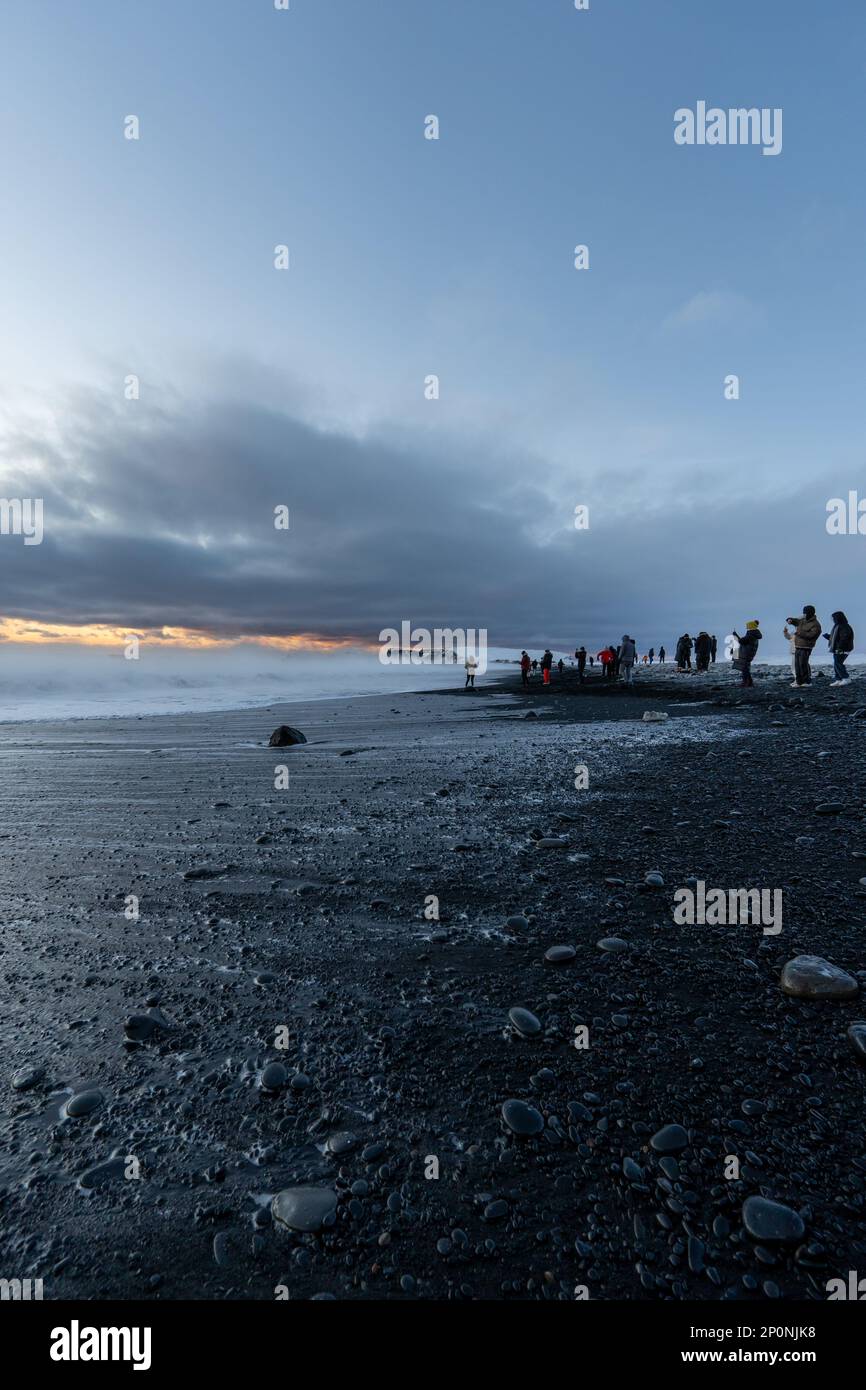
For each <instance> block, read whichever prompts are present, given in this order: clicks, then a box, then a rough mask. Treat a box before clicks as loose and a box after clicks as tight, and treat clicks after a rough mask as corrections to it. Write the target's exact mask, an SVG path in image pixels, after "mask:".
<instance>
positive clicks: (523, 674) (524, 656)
mask: <svg viewBox="0 0 866 1390" xmlns="http://www.w3.org/2000/svg"><path fill="white" fill-rule="evenodd" d="M531 665H532V662H531V661H530V660H529V653H528V652H521V653H520V679H521V681H522V682H523V684H524V685H529V668H530V666H531Z"/></svg>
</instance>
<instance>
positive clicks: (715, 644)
mask: <svg viewBox="0 0 866 1390" xmlns="http://www.w3.org/2000/svg"><path fill="white" fill-rule="evenodd" d="M718 649H719V644H718V642H717V641H716V635H715V633H713V635H712V637H711V638H710V661H711V662H712V663H713V665H715V661H716V652H717V651H718Z"/></svg>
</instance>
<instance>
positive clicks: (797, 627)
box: [785, 603, 821, 689]
mask: <svg viewBox="0 0 866 1390" xmlns="http://www.w3.org/2000/svg"><path fill="white" fill-rule="evenodd" d="M785 621H786V622H787V623H790V625H791V627H792V628H793V629H794V661H795V663H796V666H795V671H796V680H793V681H792V682H791V685H792V686H796V687H797V688H798V689H802V687H803V686H805V685H811V684H812V671H811V668H810V666H809V658H810V656H811V655H812V648H813V647H814V645H815V643H816V642H817V640H818V638H819V637H820V636H821V624H820V623H819V621H818V619H817V618H816V617H815V609H814V608H813V607H812V604H811V603H806V604H804V605H803V616H802V618H786V619H785Z"/></svg>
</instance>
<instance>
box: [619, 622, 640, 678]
mask: <svg viewBox="0 0 866 1390" xmlns="http://www.w3.org/2000/svg"><path fill="white" fill-rule="evenodd" d="M636 656H637V648H636V646H635V644H634V638H633V637H629V636H628V634H627V633H625V634H624V635H623V639H622V644H621V646H620V649H619V669H620V674H621V676H622V678H623V680H624V681H625V683H626V685H631V677H632V671H633V670H634V663H635V657H636Z"/></svg>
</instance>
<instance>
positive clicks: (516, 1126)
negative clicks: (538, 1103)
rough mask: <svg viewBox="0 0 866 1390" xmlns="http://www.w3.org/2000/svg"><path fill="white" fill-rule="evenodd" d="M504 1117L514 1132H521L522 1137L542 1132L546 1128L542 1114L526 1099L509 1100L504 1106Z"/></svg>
mask: <svg viewBox="0 0 866 1390" xmlns="http://www.w3.org/2000/svg"><path fill="white" fill-rule="evenodd" d="M502 1118H503V1120H504V1121H505V1123H506V1125H507V1126H508V1128H509V1129H510V1130H511V1132H512V1134H519V1135H520V1136H521V1138H527V1137H529V1136H531V1135H533V1134H540V1133H541V1131H542V1130H543V1129H544V1120H543V1119H542V1117H541V1115H540V1114H539V1113H538V1111H537V1110H536V1109H535V1107H534V1106H532V1105H527V1104H526V1101H525V1100H507V1101H506V1102H505V1104H504V1105H503V1107H502Z"/></svg>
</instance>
